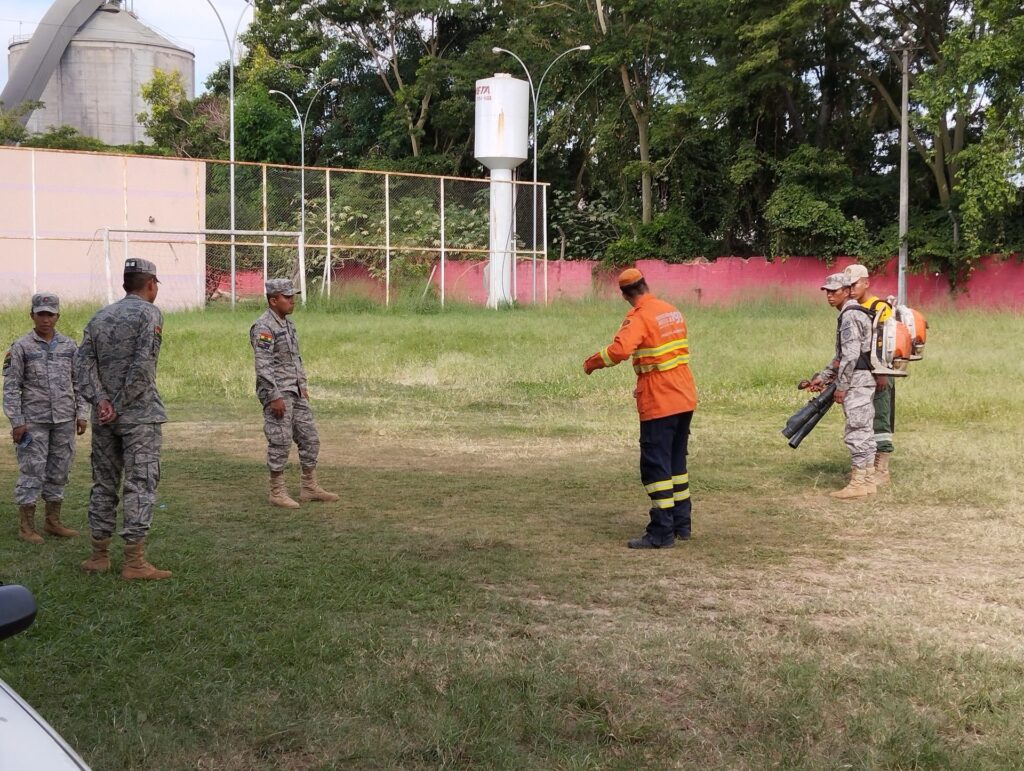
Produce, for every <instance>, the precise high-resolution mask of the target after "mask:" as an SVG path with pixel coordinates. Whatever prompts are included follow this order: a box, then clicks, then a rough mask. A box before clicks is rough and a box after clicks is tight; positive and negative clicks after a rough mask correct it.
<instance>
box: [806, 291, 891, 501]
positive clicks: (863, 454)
mask: <svg viewBox="0 0 1024 771" xmlns="http://www.w3.org/2000/svg"><path fill="white" fill-rule="evenodd" d="M821 288H822V289H824V290H825V294H826V297H827V299H828V303H829V305H831V306H832V307H833V308H836V309H838V310H839V320H838V323H837V326H836V357H835V358H834V359H833V360H832V362H831V363H830V364H829V365H828V366H827V367H826V368H825V369H823V370H822V371H821V372H819V373H818V374H817V375H815V376H814V378H813V379H812V380H811V386H810V387H811V390H814V391H821V390H822V389H824V388H825V386H826V385H827V384H829V383H831V382H833V381H835V384H836V396H835V399H836V403H837V404H841V405H843V414H844V415H845V416H846V425H845V427H844V430H843V439H844V441H845V442H846V446H847V447H848V448H849V450H850V457H851V460H852V466H853V468H852V470H851V472H850V481H849V483H848V484H847V485H846V487H844V488H843V489H842V490H837V491H835V492H833V493H830V495H832V497H833V498H842V499H846V498H863V497H864V496H865V495H870V494H872V493H874V492H875V484H874V480H873V471H874V463H875V437H874V433H873V431H872V423H873V421H874V419H875V408H874V405H873V404H872V401H873V399H874V397H875V378H874V375H872V374H871V343H872V340H871V320H872V317H873V314H872V313H871V311H869V310H867V309H866V308H864V307H862V306H861V305H859V304H858V303H857V301H856V300H855V299H854V298H853V295H852V293H851V289H850V279H849V277H848V276H846V275H845V274H843V273H834V274H832V275H831V276H829V277H828V278H827V279H825V283H824V285H823V286H822V287H821Z"/></svg>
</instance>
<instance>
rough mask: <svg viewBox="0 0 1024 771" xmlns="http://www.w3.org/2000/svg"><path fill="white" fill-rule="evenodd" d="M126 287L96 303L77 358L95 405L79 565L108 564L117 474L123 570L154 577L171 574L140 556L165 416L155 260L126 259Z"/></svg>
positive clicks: (93, 569) (88, 568)
mask: <svg viewBox="0 0 1024 771" xmlns="http://www.w3.org/2000/svg"><path fill="white" fill-rule="evenodd" d="M124 290H125V292H126V293H127V294H126V295H125V297H124V298H123V299H121V300H118V301H117V302H116V303H113V304H112V305H108V306H107V307H105V308H102V309H100V310H99V311H98V312H97V313H96V315H95V316H93V317H92V320H91V321H90V322H89V323H88V325H86V327H85V332H84V333H83V335H82V346H81V348H79V350H78V357H77V360H76V365H77V367H78V380H79V382H80V383H81V384H82V389H83V392H84V394H85V398H86V399H87V401H89V402H90V403H91V404H92V405H93V421H92V431H93V434H92V493H91V495H90V497H89V529H90V530H91V531H92V555H91V556H90V557H89V559H87V560H86V561H85V562H83V563H82V570H84V571H85V572H87V573H102V572H105V571H107V570H110V556H109V551H108V550H109V548H110V539H111V537H112V536H113V534H114V529H115V528H116V526H117V501H118V488H119V487H120V486H121V481H122V478H123V480H124V527H123V528H122V530H121V537H122V538H123V539H124V566H123V568H122V570H121V577H122V578H124V579H126V580H135V579H148V580H159V579H163V578H169V577H170V575H171V574H170V572H169V571H167V570H158V569H156V568H155V567H153V566H152V565H151V564H149V563H148V562H147V561H146V536H147V534H148V533H149V527H150V524H151V523H152V521H153V505H154V504H155V502H156V487H157V483H158V482H159V481H160V446H161V426H162V424H163V423H166V422H167V413H165V412H164V405H163V403H162V402H161V401H160V394H159V393H157V390H156V364H157V358H158V357H159V355H160V343H161V337H162V334H163V323H164V322H163V314H161V313H160V311H159V310H158V309H157V307H156V306H155V305H153V301H154V300H156V296H157V292H158V290H159V281H158V280H157V277H156V266H155V265H154V264H153V263H152V262H150V261H149V260H143V259H137V258H132V259H128V260H125V263H124Z"/></svg>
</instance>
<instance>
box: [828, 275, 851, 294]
mask: <svg viewBox="0 0 1024 771" xmlns="http://www.w3.org/2000/svg"><path fill="white" fill-rule="evenodd" d="M849 285H850V277H849V276H847V275H846V274H845V273H833V274H832V275H831V276H829V277H828V278H826V279H825V283H824V284H822V285H821V288H822V289H828V290H829V291H834V290H836V289H842V288H843V287H846V286H849Z"/></svg>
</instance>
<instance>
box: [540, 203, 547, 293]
mask: <svg viewBox="0 0 1024 771" xmlns="http://www.w3.org/2000/svg"><path fill="white" fill-rule="evenodd" d="M543 189H544V195H543V196H542V198H541V201H542V203H543V206H544V212H543V218H542V219H541V224H542V225H543V227H542V228H541V231H542V232H543V233H544V304H545V305H547V304H548V186H547V185H545V186H544V188H543Z"/></svg>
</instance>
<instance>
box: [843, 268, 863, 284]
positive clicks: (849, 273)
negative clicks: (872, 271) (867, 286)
mask: <svg viewBox="0 0 1024 771" xmlns="http://www.w3.org/2000/svg"><path fill="white" fill-rule="evenodd" d="M843 273H845V274H846V277H847V278H848V279H850V283H851V284H852V283H853V282H854V281H859V280H860V279H862V278H867V277H868V269H867V268H865V267H864V266H863V265H847V266H846V268H844V269H843Z"/></svg>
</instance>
